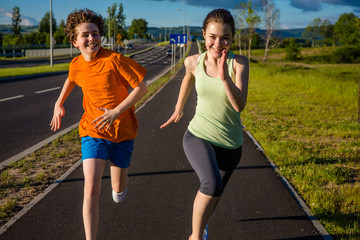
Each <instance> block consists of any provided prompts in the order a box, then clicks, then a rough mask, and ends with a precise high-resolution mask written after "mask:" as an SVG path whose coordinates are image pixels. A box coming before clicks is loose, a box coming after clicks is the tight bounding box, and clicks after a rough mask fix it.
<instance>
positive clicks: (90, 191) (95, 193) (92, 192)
mask: <svg viewBox="0 0 360 240" xmlns="http://www.w3.org/2000/svg"><path fill="white" fill-rule="evenodd" d="M84 195H85V197H90V198H93V197H99V196H100V186H96V185H92V184H87V185H85V189H84Z"/></svg>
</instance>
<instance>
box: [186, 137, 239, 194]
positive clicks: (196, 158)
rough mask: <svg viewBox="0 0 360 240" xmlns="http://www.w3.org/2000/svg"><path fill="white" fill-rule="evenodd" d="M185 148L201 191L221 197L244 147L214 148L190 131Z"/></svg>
mask: <svg viewBox="0 0 360 240" xmlns="http://www.w3.org/2000/svg"><path fill="white" fill-rule="evenodd" d="M183 147H184V151H185V154H186V157H187V159H188V161H189V162H190V164H191V166H192V167H193V169H194V170H195V172H196V174H197V176H198V177H199V180H200V188H199V191H200V192H201V193H203V194H205V195H208V196H213V197H217V196H220V195H221V194H222V192H223V190H224V188H225V186H226V184H227V182H228V181H229V178H230V176H231V174H232V173H233V171H234V169H235V168H236V166H237V165H238V163H239V162H240V158H241V154H242V147H241V146H240V147H239V148H237V149H226V148H222V147H218V146H214V145H212V144H210V143H209V142H208V141H206V140H204V139H201V138H198V137H196V136H194V135H193V134H192V133H191V132H189V130H187V131H186V132H185V134H184V138H183Z"/></svg>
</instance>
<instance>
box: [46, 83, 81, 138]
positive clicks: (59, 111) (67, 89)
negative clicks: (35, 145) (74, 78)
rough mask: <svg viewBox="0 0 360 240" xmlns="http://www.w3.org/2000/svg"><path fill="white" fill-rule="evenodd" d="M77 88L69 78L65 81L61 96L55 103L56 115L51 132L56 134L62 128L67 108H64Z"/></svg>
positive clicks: (51, 124)
mask: <svg viewBox="0 0 360 240" xmlns="http://www.w3.org/2000/svg"><path fill="white" fill-rule="evenodd" d="M75 86H76V84H75V83H74V82H70V80H69V78H67V79H66V80H65V83H64V86H63V88H62V90H61V93H60V96H59V98H58V99H57V101H56V102H55V106H54V115H53V118H52V120H51V123H50V126H51V130H53V131H54V132H55V131H56V130H58V129H59V128H60V126H61V117H63V116H64V115H65V108H64V106H63V105H64V102H65V100H66V99H67V97H68V96H69V95H70V93H71V91H72V90H73V89H74V87H75Z"/></svg>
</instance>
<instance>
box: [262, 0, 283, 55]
mask: <svg viewBox="0 0 360 240" xmlns="http://www.w3.org/2000/svg"><path fill="white" fill-rule="evenodd" d="M263 12H264V19H265V28H266V32H265V53H264V58H263V61H266V58H267V55H268V52H269V50H270V49H271V48H274V47H276V46H277V45H278V44H276V42H275V45H271V44H270V43H271V42H270V40H271V39H272V37H273V35H274V31H275V28H276V27H278V19H279V16H280V12H279V9H277V8H275V5H274V3H272V2H271V0H268V1H264V5H263Z"/></svg>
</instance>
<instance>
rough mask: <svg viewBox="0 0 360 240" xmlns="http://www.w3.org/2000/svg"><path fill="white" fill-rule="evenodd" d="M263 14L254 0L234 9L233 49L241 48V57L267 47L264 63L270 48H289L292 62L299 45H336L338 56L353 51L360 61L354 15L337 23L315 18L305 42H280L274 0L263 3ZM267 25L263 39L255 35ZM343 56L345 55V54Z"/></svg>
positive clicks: (357, 23)
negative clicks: (234, 35)
mask: <svg viewBox="0 0 360 240" xmlns="http://www.w3.org/2000/svg"><path fill="white" fill-rule="evenodd" d="M261 7H262V11H261V13H259V12H260V11H259V7H255V6H253V5H252V4H251V0H249V1H248V2H247V3H242V4H241V5H239V6H238V7H237V8H236V9H235V16H236V23H237V24H236V25H237V26H238V30H237V36H236V38H234V40H235V41H234V46H233V48H238V49H239V51H240V54H244V55H245V54H246V55H247V56H248V57H249V58H251V49H252V48H253V47H254V46H255V48H259V47H261V48H264V49H265V53H264V57H263V60H264V61H265V60H266V58H267V54H268V52H269V50H270V49H272V48H277V47H283V48H288V49H286V52H287V53H288V58H289V59H290V60H296V59H299V58H300V57H301V56H300V48H299V47H300V45H302V46H303V47H319V46H333V47H339V46H340V47H341V48H342V49H341V50H339V52H337V53H341V55H345V52H346V53H348V52H353V55H354V54H355V55H354V56H353V58H358V59H359V61H360V55H358V53H359V51H360V18H358V17H357V16H355V15H354V14H353V13H343V14H342V15H340V17H339V18H338V20H337V22H336V23H335V24H331V22H330V21H329V20H328V19H324V20H322V19H320V18H316V19H314V20H313V21H312V22H311V23H310V24H309V25H308V26H307V27H306V28H305V30H304V32H303V34H302V39H280V38H279V37H277V36H276V29H278V27H279V16H280V11H279V10H278V9H277V8H275V6H274V4H273V3H272V1H271V0H268V1H264V3H263V5H262V6H261ZM261 22H263V23H264V26H265V29H264V30H265V33H264V34H263V36H260V35H259V34H258V33H256V32H255V29H256V27H257V26H258V25H259V24H260V23H261ZM342 52H343V53H344V54H343V53H342Z"/></svg>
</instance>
